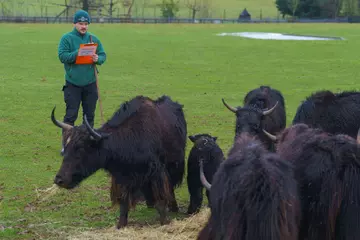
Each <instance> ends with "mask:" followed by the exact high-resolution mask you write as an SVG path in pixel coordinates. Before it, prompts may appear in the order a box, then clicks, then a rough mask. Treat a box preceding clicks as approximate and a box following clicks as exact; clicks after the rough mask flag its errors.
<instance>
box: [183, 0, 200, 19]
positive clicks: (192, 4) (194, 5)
mask: <svg viewBox="0 0 360 240" xmlns="http://www.w3.org/2000/svg"><path fill="white" fill-rule="evenodd" d="M186 7H187V8H188V9H190V10H191V15H192V19H193V20H195V16H196V13H197V12H198V11H200V9H201V2H200V0H187V1H186Z"/></svg>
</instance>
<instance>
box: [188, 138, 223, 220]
mask: <svg viewBox="0 0 360 240" xmlns="http://www.w3.org/2000/svg"><path fill="white" fill-rule="evenodd" d="M189 139H190V140H191V142H193V144H194V145H193V147H192V148H191V150H190V153H189V157H188V164H187V171H188V172H187V185H188V191H189V195H190V203H189V206H188V210H187V213H188V214H193V213H197V212H198V211H199V210H200V207H201V205H202V201H203V185H202V184H201V181H200V165H199V161H200V160H201V161H202V162H203V164H204V168H205V169H204V172H205V176H206V178H207V180H208V181H209V182H210V183H211V181H212V178H213V175H214V174H215V172H216V170H217V169H218V167H219V165H220V164H221V162H222V161H223V160H225V158H224V153H223V151H222V150H221V148H220V147H219V145H218V144H217V142H216V140H217V137H215V136H211V135H210V134H206V133H204V134H196V135H191V136H189ZM206 196H207V199H208V205H209V206H210V199H209V191H208V190H206Z"/></svg>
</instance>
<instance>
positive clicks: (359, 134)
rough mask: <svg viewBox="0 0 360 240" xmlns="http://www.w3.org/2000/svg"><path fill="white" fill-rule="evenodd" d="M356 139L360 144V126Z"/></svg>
mask: <svg viewBox="0 0 360 240" xmlns="http://www.w3.org/2000/svg"><path fill="white" fill-rule="evenodd" d="M356 141H357V143H358V144H360V128H359V131H358V134H357V137H356Z"/></svg>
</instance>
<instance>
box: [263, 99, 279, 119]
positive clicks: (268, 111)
mask: <svg viewBox="0 0 360 240" xmlns="http://www.w3.org/2000/svg"><path fill="white" fill-rule="evenodd" d="M278 103H279V102H278V101H277V102H276V103H275V105H274V106H273V107H272V108H270V109H269V110H266V111H263V115H264V116H266V115H269V114H270V113H272V112H273V111H274V110H275V108H276V106H277V105H278Z"/></svg>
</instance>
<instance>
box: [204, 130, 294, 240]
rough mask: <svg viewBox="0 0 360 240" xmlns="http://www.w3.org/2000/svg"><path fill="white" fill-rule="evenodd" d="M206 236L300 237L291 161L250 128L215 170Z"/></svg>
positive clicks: (231, 239) (241, 239) (246, 239)
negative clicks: (271, 148)
mask: <svg viewBox="0 0 360 240" xmlns="http://www.w3.org/2000/svg"><path fill="white" fill-rule="evenodd" d="M210 199H211V216H210V218H209V221H208V223H207V225H206V226H205V227H204V228H203V229H202V231H201V232H200V234H199V236H198V239H201V240H205V239H206V240H223V239H226V240H235V239H236V240H254V239H256V240H265V239H266V240H297V239H298V225H299V214H300V213H299V212H300V210H299V203H298V196H297V189H296V182H295V180H294V177H293V169H292V165H291V164H290V163H289V162H288V161H285V160H283V159H282V158H280V157H279V156H278V155H277V154H275V153H269V152H268V151H267V150H265V149H264V147H263V144H262V143H261V142H260V141H258V140H255V137H253V136H250V135H248V134H241V135H240V136H238V138H237V139H236V141H235V143H234V146H233V148H232V149H231V150H230V152H229V156H228V159H227V160H226V161H224V162H223V163H222V164H221V165H220V168H219V169H218V171H217V172H216V173H215V175H214V178H213V183H212V186H211V191H210Z"/></svg>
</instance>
